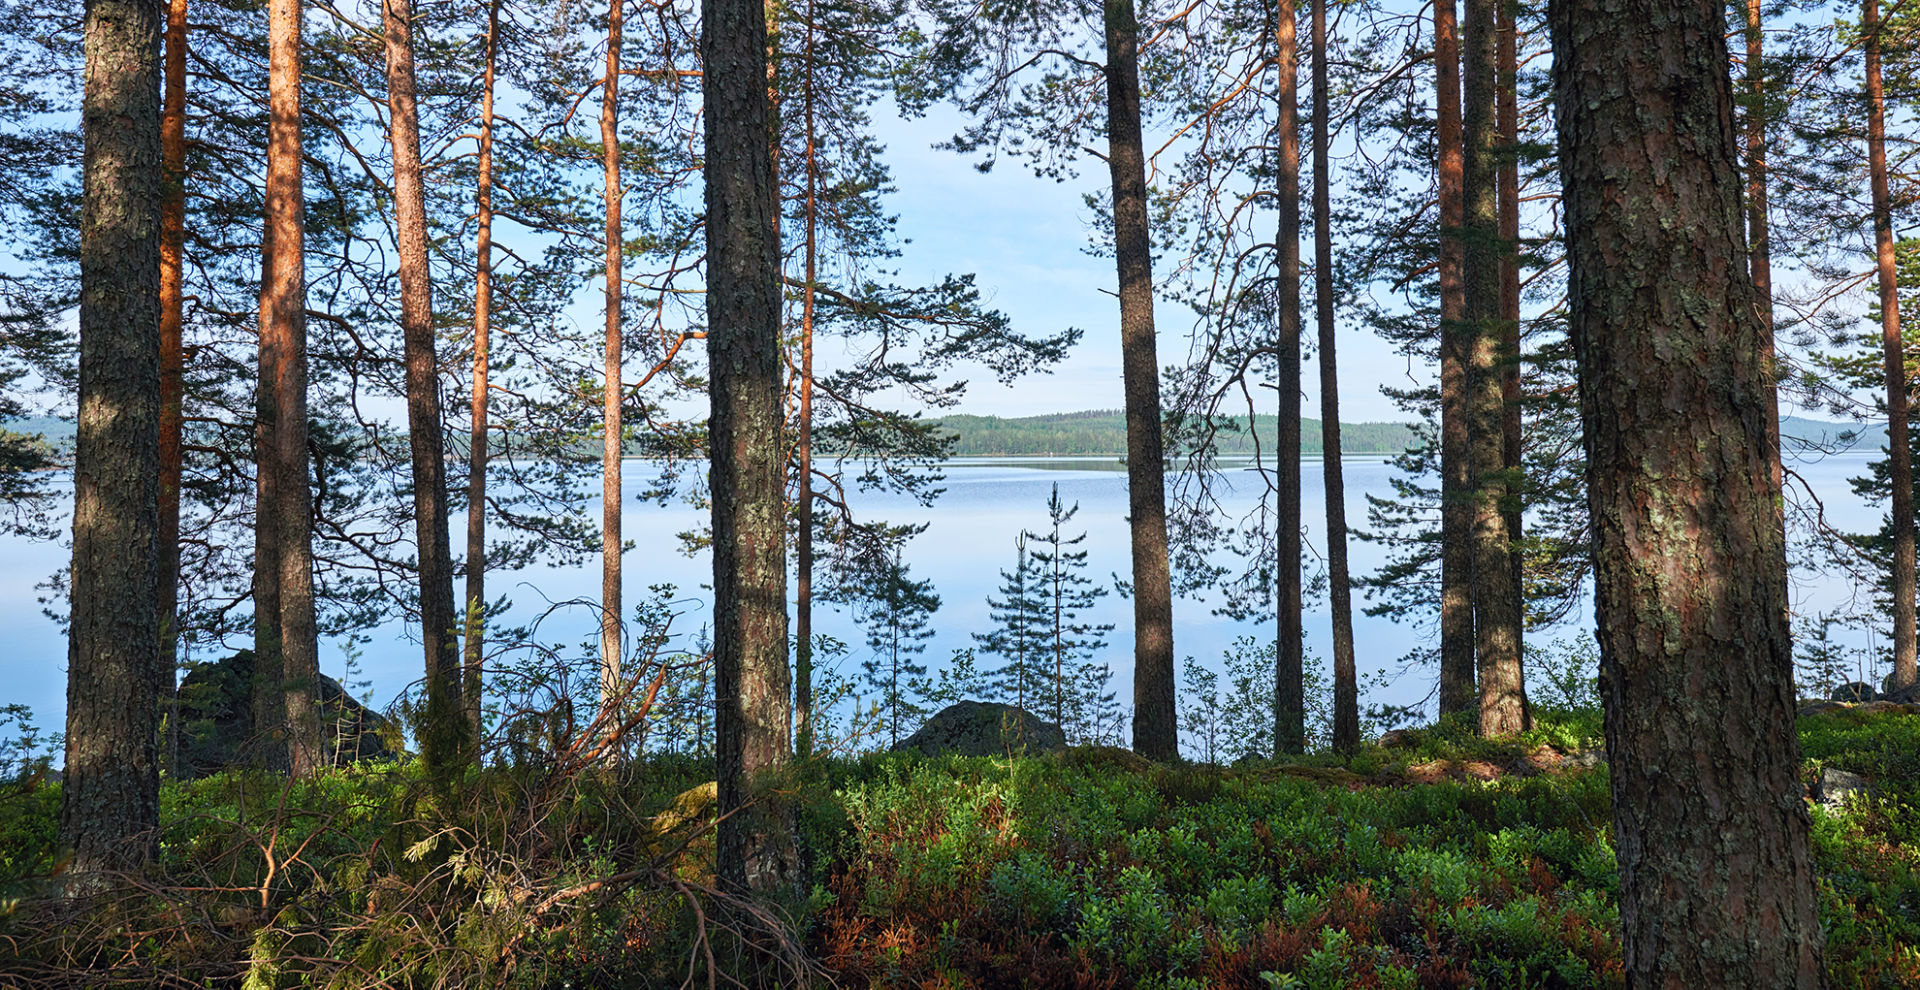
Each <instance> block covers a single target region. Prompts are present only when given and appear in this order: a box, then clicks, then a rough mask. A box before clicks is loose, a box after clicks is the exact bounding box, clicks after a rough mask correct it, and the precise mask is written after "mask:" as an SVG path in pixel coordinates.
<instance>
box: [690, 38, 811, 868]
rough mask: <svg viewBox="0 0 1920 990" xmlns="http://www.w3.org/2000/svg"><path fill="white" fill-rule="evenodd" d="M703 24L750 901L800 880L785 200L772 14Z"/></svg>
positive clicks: (716, 518) (738, 838) (721, 587)
mask: <svg viewBox="0 0 1920 990" xmlns="http://www.w3.org/2000/svg"><path fill="white" fill-rule="evenodd" d="M701 25H702V30H701V37H700V50H701V57H702V62H703V64H704V66H705V76H704V78H703V83H704V92H705V96H706V101H705V108H704V111H703V113H704V118H705V121H704V122H705V126H706V161H705V178H706V204H707V223H706V235H707V364H708V367H709V368H710V369H711V373H712V386H711V390H710V395H711V397H712V416H711V420H710V427H709V431H710V439H709V444H710V447H711V455H712V459H713V461H712V474H711V479H712V482H711V487H712V492H713V576H714V582H713V587H714V595H713V612H714V640H713V656H714V700H715V703H716V710H715V724H714V733H715V746H716V753H715V762H716V764H717V767H716V769H717V773H718V777H719V802H718V803H719V812H720V814H721V816H722V817H721V819H720V824H719V835H718V838H717V850H718V852H717V862H718V866H717V872H718V875H719V881H720V884H721V885H722V887H724V888H727V889H731V890H734V891H746V890H749V889H754V888H759V889H767V888H770V887H784V886H786V885H788V884H789V883H791V882H792V881H793V879H794V877H793V875H792V871H793V868H794V859H793V836H792V835H791V833H790V823H789V821H788V816H787V815H786V814H784V813H783V812H782V811H780V810H779V809H776V808H774V807H772V806H771V803H772V802H773V801H774V798H773V797H772V795H769V794H766V793H764V792H762V791H761V790H760V788H759V785H760V784H761V783H762V781H764V779H765V778H766V776H767V775H768V773H769V772H770V771H772V770H774V769H776V768H778V767H779V766H781V765H782V764H784V763H785V762H786V760H787V756H788V743H787V731H788V726H789V724H790V722H789V718H790V709H789V703H788V690H789V687H790V680H791V677H790V672H789V671H788V669H787V604H786V583H787V582H786V578H787V569H786V552H785V550H786V539H785V537H786V513H785V498H784V487H785V486H784V484H783V480H782V473H783V469H784V466H785V458H784V456H783V454H784V452H783V450H782V445H781V440H780V437H781V419H782V416H781V395H780V391H781V390H780V340H779V330H780V304H781V292H780V281H779V276H780V246H779V241H778V239H777V237H776V235H775V232H774V231H775V228H774V215H775V212H776V207H777V203H778V195H777V190H776V189H775V187H774V183H773V160H772V149H771V147H770V145H769V141H768V134H769V130H768V115H769V109H768V103H767V88H766V79H767V24H766V15H765V10H764V8H763V7H762V6H761V4H760V2H759V0H703V3H702V18H701ZM756 797H758V798H759V799H760V800H759V803H757V804H754V805H753V806H752V807H751V808H748V805H749V803H750V802H752V801H753V800H754V799H755V798H756ZM743 809H746V810H743Z"/></svg>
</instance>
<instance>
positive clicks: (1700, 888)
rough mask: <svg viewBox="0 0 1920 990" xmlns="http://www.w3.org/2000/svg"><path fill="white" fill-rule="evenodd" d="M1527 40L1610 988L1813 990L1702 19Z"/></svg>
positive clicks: (1719, 8)
mask: <svg viewBox="0 0 1920 990" xmlns="http://www.w3.org/2000/svg"><path fill="white" fill-rule="evenodd" d="M1549 19H1550V22H1551V24H1552V29H1553V48H1554V56H1555V57H1554V88H1555V102H1556V104H1557V107H1558V115H1559V139H1560V151H1561V178H1562V188H1563V189H1564V190H1565V203H1566V218H1567V232H1568V237H1567V240H1568V258H1569V267H1570V275H1569V287H1568V288H1569V291H1568V299H1569V301H1570V308H1571V324H1572V332H1573V341H1574V352H1575V356H1576V358H1577V360H1578V363H1579V374H1580V405H1581V419H1582V424H1583V428H1584V435H1585V444H1586V452H1587V481H1588V505H1589V508H1590V511H1591V514H1592V520H1593V530H1594V563H1595V568H1594V571H1595V581H1594V584H1595V591H1596V595H1597V602H1598V609H1599V621H1598V626H1599V628H1598V633H1599V640H1600V663H1601V674H1600V681H1601V694H1602V697H1603V699H1604V701H1605V704H1606V737H1607V755H1608V759H1609V761H1610V763H1611V766H1612V770H1611V775H1610V776H1611V781H1612V789H1613V808H1614V834H1615V843H1616V847H1617V856H1618V859H1619V865H1620V888H1621V892H1620V924H1621V928H1622V931H1623V934H1624V939H1625V948H1626V971H1627V982H1628V985H1630V986H1647V987H1656V986H1660V987H1666V986H1672V987H1817V986H1819V985H1820V983H1821V966H1820V955H1821V942H1822V935H1821V929H1820V922H1819V917H1818V914H1817V912H1816V899H1815V896H1814V884H1813V864H1812V862H1811V859H1810V856H1809V852H1808V845H1807V832H1808V818H1807V810H1806V803H1805V800H1804V797H1803V794H1804V789H1803V787H1802V786H1801V782H1800V745H1799V740H1798V738H1797V737H1796V735H1795V733H1794V702H1793V650H1792V644H1791V642H1790V641H1789V636H1788V630H1787V622H1786V610H1785V606H1786V593H1787V584H1786V550H1785V537H1784V534H1783V532H1782V530H1781V528H1780V526H1779V522H1778V519H1779V517H1778V516H1777V515H1776V513H1775V510H1774V508H1773V506H1774V503H1775V502H1776V501H1777V500H1778V499H1779V498H1780V490H1779V488H1777V487H1776V486H1775V485H1774V484H1773V474H1772V471H1771V470H1770V466H1769V459H1768V455H1767V449H1766V423H1767V410H1768V408H1769V400H1768V392H1769V391H1770V388H1771V384H1772V383H1771V382H1770V381H1769V378H1768V372H1767V364H1768V359H1767V355H1766V351H1765V349H1764V346H1763V344H1764V342H1765V336H1766V334H1765V330H1764V328H1763V327H1762V326H1761V325H1760V321H1759V319H1758V318H1757V316H1756V307H1755V295H1754V291H1753V282H1752V279H1751V278H1750V277H1749V276H1748V274H1747V257H1746V245H1745V237H1744V234H1743V232H1742V229H1741V226H1742V216H1741V203H1740V182H1741V177H1740V174H1739V170H1738V159H1737V153H1736V143H1735V142H1736V138H1735V134H1734V117H1733V100H1732V84H1731V81H1730V80H1729V78H1728V61H1727V49H1726V31H1725V8H1724V6H1723V5H1722V4H1720V3H1717V2H1713V0H1687V2H1680V3H1676V2H1673V0H1625V2H1624V3H1620V2H1614V3H1605V4H1602V3H1598V2H1596V0H1554V2H1553V3H1552V5H1551V7H1550V8H1549ZM1656 176H1657V177H1658V181H1655V179H1656ZM1676 397H1680V398H1676Z"/></svg>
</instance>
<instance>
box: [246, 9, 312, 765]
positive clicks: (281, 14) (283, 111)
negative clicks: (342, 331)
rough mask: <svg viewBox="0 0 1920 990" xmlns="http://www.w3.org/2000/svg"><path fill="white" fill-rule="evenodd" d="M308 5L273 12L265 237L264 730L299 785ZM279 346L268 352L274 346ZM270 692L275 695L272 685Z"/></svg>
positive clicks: (304, 622) (307, 697)
mask: <svg viewBox="0 0 1920 990" xmlns="http://www.w3.org/2000/svg"><path fill="white" fill-rule="evenodd" d="M300 16H301V11H300V0H270V2H269V4H268V43H267V50H268V58H269V63H270V65H269V70H268V84H267V92H268V100H269V102H270V104H271V107H272V118H271V120H270V122H269V123H268V126H267V187H266V220H265V224H266V227H267V228H268V229H269V230H270V231H271V233H270V234H269V235H268V238H267V243H268V244H270V245H271V246H272V249H271V250H269V251H267V252H266V253H265V255H264V260H265V264H266V268H265V271H264V272H263V274H262V276H261V283H260V336H261V340H262V342H263V343H262V346H261V351H262V353H263V354H265V353H272V354H273V356H274V363H273V365H272V366H270V367H268V366H263V367H262V368H261V370H260V377H261V380H262V381H265V380H267V379H268V378H271V379H272V380H273V390H272V395H273V402H274V417H273V435H272V437H271V438H270V442H269V446H268V457H269V458H270V459H271V463H272V470H273V475H274V478H273V486H272V487H273V494H274V498H273V501H272V502H271V503H270V504H268V505H267V506H266V507H265V511H266V512H267V513H269V514H271V519H270V520H269V521H268V524H269V525H271V526H272V527H273V529H274V532H275V534H276V538H275V544H276V546H275V550H276V552H277V556H278V559H277V562H276V565H275V570H274V572H273V573H274V575H275V582H276V585H277V590H278V592H279V599H280V614H279V622H280V682H279V685H278V690H279V691H281V692H282V693H283V698H284V700H283V701H282V702H281V704H282V705H284V706H285V715H284V717H285V722H284V724H283V725H282V726H261V725H256V726H255V727H254V728H255V730H256V731H261V730H265V731H266V732H268V733H275V732H284V733H285V741H284V743H283V745H284V746H285V747H286V751H287V755H286V767H287V770H288V772H290V773H292V774H294V775H296V776H306V775H307V774H310V773H313V772H314V771H315V770H317V769H318V768H319V766H320V765H321V762H322V760H321V753H320V707H319V705H318V704H317V702H316V697H317V693H318V690H319V683H320V631H319V627H318V625H317V624H316V622H315V619H314V603H313V543H312V538H311V534H312V532H313V491H312V489H311V488H310V487H308V484H307V477H308V468H307V465H308V456H307V315H306V310H307V275H306V264H307V263H306V244H305V241H306V217H305V213H306V196H305V193H304V191H303V190H302V188H301V181H302V179H301V171H302V168H301V166H302V162H301V157H300ZM268 337H272V338H273V347H272V349H271V351H270V352H269V350H268V348H267V347H266V346H265V343H264V342H265V340H266V339H267V338H268ZM270 687H271V685H270Z"/></svg>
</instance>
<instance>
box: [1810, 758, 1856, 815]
mask: <svg viewBox="0 0 1920 990" xmlns="http://www.w3.org/2000/svg"><path fill="white" fill-rule="evenodd" d="M1868 783H1869V782H1868V780H1867V778H1865V777H1862V776H1860V775H1859V774H1857V773H1851V772H1848V771H1846V770H1835V769H1834V768H1832V767H1827V768H1826V769H1824V770H1822V771H1820V782H1819V783H1818V784H1815V785H1814V788H1813V799H1814V800H1815V801H1818V802H1820V804H1821V805H1822V806H1823V807H1825V808H1826V809H1827V810H1829V811H1838V810H1840V809H1841V808H1842V807H1844V806H1845V805H1846V803H1847V799H1848V798H1851V797H1852V796H1854V795H1855V794H1862V795H1864V794H1866V793H1867V788H1868Z"/></svg>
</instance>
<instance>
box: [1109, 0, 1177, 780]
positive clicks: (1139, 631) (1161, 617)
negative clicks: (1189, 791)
mask: <svg viewBox="0 0 1920 990" xmlns="http://www.w3.org/2000/svg"><path fill="white" fill-rule="evenodd" d="M1105 21H1106V42H1107V66H1106V82H1107V168H1108V173H1109V176H1110V179H1111V184H1112V189H1113V246H1114V261H1115V264H1116V267H1117V268H1118V270H1119V285H1120V373H1121V378H1122V382H1123V387H1124V388H1125V390H1126V416H1127V519H1128V524H1129V526H1130V529H1131V534H1132V547H1133V749H1134V752H1137V753H1139V754H1140V755H1141V756H1144V757H1147V758H1148V759H1152V760H1171V759H1173V758H1175V757H1177V756H1179V754H1180V746H1179V728H1178V726H1177V724H1176V721H1175V719H1176V716H1175V714H1174V679H1173V590H1172V577H1171V573H1170V571H1169V569H1168V563H1167V493H1166V458H1165V454H1164V452H1163V450H1162V449H1161V437H1160V364H1159V359H1158V358H1157V357H1155V356H1154V354H1155V340H1154V327H1153V246H1152V243H1151V240H1150V237H1149V232H1148V227H1147V223H1148V221H1147V166H1146V152H1145V148H1144V146H1143V140H1142V137H1141V130H1140V127H1141V125H1140V23H1139V21H1138V19H1137V17H1136V14H1135V11H1134V6H1133V0H1106V16H1105Z"/></svg>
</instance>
